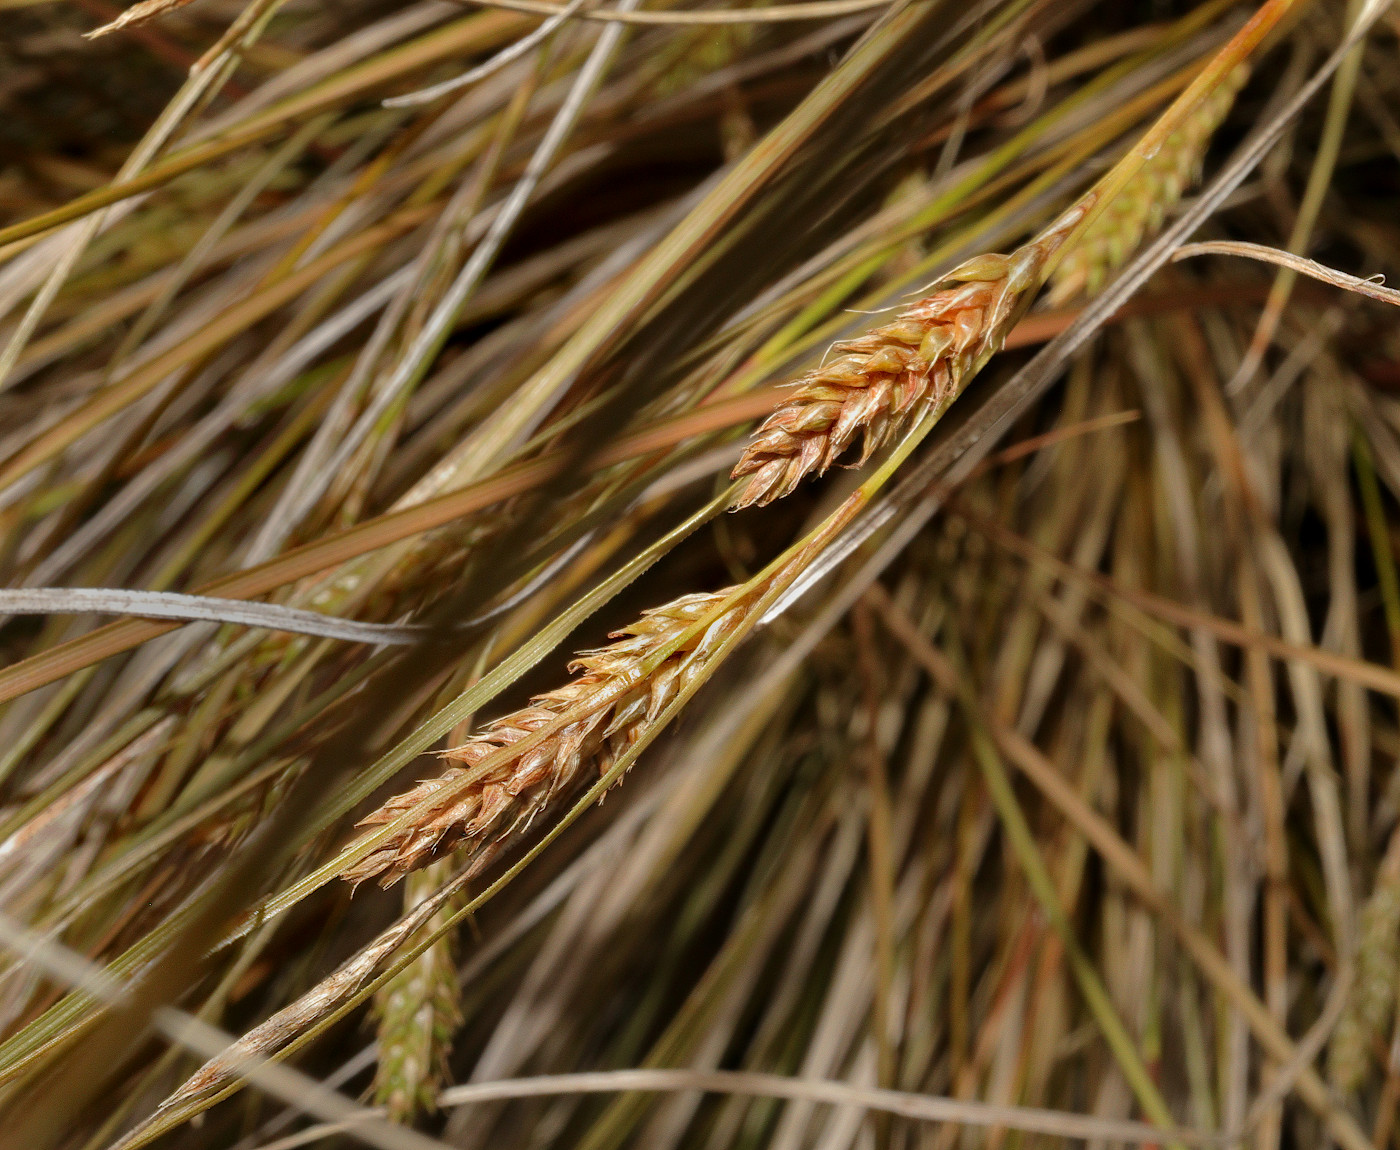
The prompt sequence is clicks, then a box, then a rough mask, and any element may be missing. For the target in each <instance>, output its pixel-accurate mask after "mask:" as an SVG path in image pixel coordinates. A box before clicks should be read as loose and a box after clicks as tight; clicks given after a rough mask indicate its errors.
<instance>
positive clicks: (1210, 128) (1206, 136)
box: [1045, 64, 1249, 307]
mask: <svg viewBox="0 0 1400 1150" xmlns="http://www.w3.org/2000/svg"><path fill="white" fill-rule="evenodd" d="M1248 79H1249V69H1248V68H1247V67H1246V66H1245V65H1243V64H1241V65H1240V66H1239V67H1237V68H1236V69H1235V70H1234V71H1233V72H1231V73H1230V75H1229V76H1228V77H1227V78H1226V80H1225V82H1224V83H1223V84H1221V85H1220V86H1219V87H1218V88H1216V89H1215V90H1214V91H1213V92H1212V93H1211V94H1210V95H1209V96H1207V97H1206V98H1205V100H1203V101H1202V102H1201V106H1200V107H1199V108H1197V109H1196V111H1195V113H1194V114H1193V115H1192V116H1191V118H1190V119H1188V120H1187V121H1186V122H1185V123H1184V124H1183V125H1182V126H1181V127H1180V128H1179V129H1178V130H1177V131H1175V132H1173V133H1172V134H1171V135H1170V136H1168V137H1167V140H1166V142H1165V143H1164V144H1163V145H1162V147H1161V150H1160V151H1158V153H1157V154H1156V155H1155V156H1153V157H1152V158H1151V159H1150V160H1148V161H1147V163H1145V164H1144V165H1143V167H1142V170H1141V171H1140V172H1138V174H1137V176H1136V177H1134V179H1133V182H1132V183H1131V184H1129V185H1128V187H1127V188H1125V189H1124V191H1123V193H1122V194H1121V195H1119V196H1118V197H1116V198H1115V199H1114V200H1113V202H1112V203H1110V204H1108V205H1107V206H1106V207H1105V208H1104V211H1103V214H1102V215H1101V216H1099V218H1098V219H1096V220H1095V221H1094V222H1093V223H1092V224H1090V225H1089V227H1088V228H1087V229H1086V230H1085V232H1084V235H1083V236H1081V237H1080V239H1079V242H1078V243H1076V244H1075V245H1074V247H1072V248H1070V249H1069V250H1068V251H1066V252H1065V256H1064V259H1063V260H1062V261H1061V262H1060V265H1059V267H1057V268H1056V269H1055V272H1054V275H1053V276H1052V277H1051V284H1050V290H1049V291H1048V292H1047V293H1046V296H1045V299H1046V302H1047V303H1049V304H1050V305H1051V306H1052V307H1059V306H1061V305H1063V304H1067V303H1069V302H1070V301H1071V300H1075V299H1079V298H1080V297H1082V296H1091V295H1094V294H1095V293H1097V292H1098V290H1099V289H1100V288H1102V287H1103V286H1104V284H1105V283H1106V282H1107V281H1108V277H1109V276H1110V275H1112V274H1113V272H1114V271H1115V270H1116V269H1117V268H1119V267H1121V266H1122V265H1123V264H1124V263H1126V262H1127V260H1128V257H1130V256H1131V255H1132V254H1133V253H1134V252H1135V251H1137V249H1138V246H1139V245H1140V244H1141V243H1142V241H1143V239H1144V238H1146V237H1147V236H1150V235H1152V234H1153V233H1154V232H1156V231H1157V230H1158V229H1159V228H1160V227H1161V226H1162V221H1163V220H1164V219H1165V218H1166V214H1167V212H1168V211H1169V210H1170V209H1171V208H1172V207H1173V206H1174V205H1175V204H1176V203H1177V202H1178V201H1179V200H1180V199H1181V197H1182V195H1183V194H1184V193H1185V192H1186V189H1187V188H1189V187H1190V186H1191V185H1192V184H1194V183H1195V182H1196V181H1197V180H1198V179H1200V176H1201V163H1202V161H1203V160H1204V159H1205V154H1206V149H1207V148H1208V147H1210V141H1211V137H1212V136H1214V135H1215V130H1216V128H1218V127H1220V125H1221V123H1222V121H1224V119H1225V117H1226V116H1227V115H1229V112H1230V108H1231V106H1232V105H1233V104H1234V102H1235V96H1236V95H1238V94H1239V90H1240V89H1241V88H1243V87H1244V84H1245V81H1246V80H1248Z"/></svg>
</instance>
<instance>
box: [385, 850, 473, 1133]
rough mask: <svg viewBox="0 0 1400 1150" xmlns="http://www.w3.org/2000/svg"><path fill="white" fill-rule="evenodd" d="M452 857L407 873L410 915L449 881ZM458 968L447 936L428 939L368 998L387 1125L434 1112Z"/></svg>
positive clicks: (456, 1006) (451, 906) (452, 905)
mask: <svg viewBox="0 0 1400 1150" xmlns="http://www.w3.org/2000/svg"><path fill="white" fill-rule="evenodd" d="M451 871H452V859H451V858H445V859H440V860H439V861H438V862H436V863H434V864H433V865H432V866H429V867H424V868H423V869H422V870H421V871H418V872H416V873H415V874H412V875H410V876H409V878H408V882H407V883H405V884H404V910H405V911H412V910H413V909H414V908H415V907H416V906H418V905H419V904H420V903H421V902H423V900H425V899H426V898H428V897H430V896H431V895H432V894H433V893H434V892H435V891H437V890H438V888H439V887H441V886H442V885H443V884H444V883H446V882H447V881H448V880H449V879H450V878H451V877H452V873H451ZM462 902H463V897H462V896H460V895H459V896H458V897H457V898H456V899H455V900H450V901H449V902H448V903H447V904H446V905H445V906H444V907H442V909H440V910H439V911H438V912H437V914H435V915H434V916H433V917H432V918H431V919H429V920H428V923H427V925H425V926H424V927H423V928H422V930H421V931H420V932H419V933H420V934H421V935H426V934H431V933H432V932H434V931H435V930H437V929H438V928H439V927H441V926H442V925H444V924H445V923H446V921H447V920H448V919H449V918H450V917H451V916H452V914H453V912H454V911H456V910H457V909H458V907H459V906H460V905H461V903H462ZM459 997H460V988H459V986H458V984H457V963H456V959H455V955H454V947H453V945H452V935H451V934H450V933H449V934H446V935H444V936H443V937H441V938H439V939H437V940H436V941H435V942H433V943H432V944H431V945H430V946H429V947H428V948H427V949H426V950H424V951H423V953H422V954H420V955H419V956H418V957H417V958H416V959H414V960H413V962H412V963H410V964H409V965H408V966H407V967H406V968H405V969H404V970H403V971H401V972H400V973H399V974H397V975H396V976H395V977H394V978H392V979H390V980H389V981H388V982H386V983H385V984H384V985H383V986H382V987H380V989H379V991H378V993H376V994H375V996H374V1007H375V1016H376V1021H377V1023H378V1027H377V1036H376V1040H375V1045H376V1046H377V1047H378V1050H379V1058H378V1064H377V1068H376V1070H375V1075H374V1088H373V1093H374V1101H375V1103H376V1104H377V1105H379V1106H383V1107H384V1109H385V1111H386V1112H387V1114H388V1116H389V1119H390V1121H393V1122H402V1123H405V1124H411V1123H412V1122H413V1120H414V1119H415V1118H416V1117H417V1116H418V1115H419V1114H422V1113H431V1112H432V1111H433V1110H435V1109H436V1108H437V1095H438V1091H439V1090H440V1089H441V1087H442V1085H443V1083H444V1082H445V1081H446V1080H447V1057H448V1054H449V1053H450V1051H451V1049H452V1038H453V1035H454V1034H456V1032H457V1028H458V1027H459V1026H460V1025H461V1023H462V1011H461V1006H460V1003H459V1001H458V999H459Z"/></svg>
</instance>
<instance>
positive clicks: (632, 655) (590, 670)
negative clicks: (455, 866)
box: [341, 588, 746, 886]
mask: <svg viewBox="0 0 1400 1150" xmlns="http://www.w3.org/2000/svg"><path fill="white" fill-rule="evenodd" d="M731 590H733V589H732V588H728V589H726V590H724V591H719V592H716V593H713V594H703V593H702V594H695V595H685V596H682V597H681V598H679V599H676V600H675V601H673V602H671V603H668V604H666V605H665V606H663V607H657V608H654V609H652V610H650V611H647V612H646V613H645V614H644V615H643V616H642V617H641V619H639V620H638V621H637V622H635V623H633V624H632V625H631V626H629V627H624V628H623V629H622V630H621V631H616V632H614V633H613V635H612V636H611V637H612V638H615V639H617V640H619V641H618V642H616V643H612V644H610V645H609V646H606V647H602V648H599V649H598V650H596V651H585V652H583V653H582V654H580V655H579V656H578V658H576V659H575V660H574V661H573V663H571V664H570V666H569V669H570V671H575V672H581V673H580V674H578V676H577V677H576V678H575V679H573V680H572V681H571V682H569V683H568V684H566V685H565V686H563V687H560V688H558V689H557V690H554V691H549V692H547V693H546V694H543V695H537V696H535V698H534V699H533V700H532V705H531V706H528V707H525V708H523V709H521V710H519V711H516V712H514V713H513V714H510V715H506V716H505V717H504V718H500V719H497V720H496V721H495V722H493V723H491V724H490V725H488V726H487V727H486V728H485V729H484V730H483V731H481V732H480V733H479V734H477V735H473V736H472V737H471V738H470V739H468V740H467V741H466V742H465V743H463V744H462V745H461V746H459V747H452V748H450V749H449V750H446V751H443V752H442V755H443V757H444V758H447V759H453V760H456V761H457V762H461V763H465V764H466V765H465V766H463V767H452V768H450V769H449V770H447V771H446V772H444V773H443V774H441V775H439V776H438V777H437V778H433V779H425V780H424V781H423V782H421V783H419V784H418V785H417V786H416V787H414V788H413V789H412V790H409V791H405V792H404V793H403V794H401V795H396V796H395V797H393V798H391V799H389V800H388V801H387V802H385V803H384V804H383V806H381V807H380V808H379V809H378V810H376V811H374V812H373V813H372V814H370V815H369V816H368V817H366V818H364V819H362V820H361V822H360V825H361V826H383V825H384V824H386V823H390V822H393V821H394V820H395V819H397V818H399V817H400V816H401V815H403V814H404V813H405V812H406V811H409V810H412V809H413V808H414V807H416V806H418V805H419V804H420V803H422V802H424V801H425V800H435V801H432V802H431V805H430V806H429V807H428V808H427V809H426V810H425V811H423V812H422V813H421V814H420V816H419V817H418V818H416V819H415V820H414V821H413V822H412V823H411V824H409V825H407V826H405V827H403V828H402V829H400V830H399V831H398V833H396V834H395V835H394V836H393V837H392V838H391V839H389V840H388V841H387V842H385V843H384V844H382V845H381V846H380V847H379V848H378V849H377V850H375V851H374V852H373V853H372V854H370V855H368V856H366V857H365V858H364V859H362V860H360V862H358V863H356V864H355V865H354V866H352V867H349V868H348V869H346V870H345V871H344V872H343V873H342V876H341V877H342V878H345V879H347V880H349V881H350V882H355V883H358V882H362V881H364V880H365V879H368V878H377V879H378V880H379V881H380V883H381V885H383V886H389V885H391V884H393V883H394V882H396V881H397V880H398V879H400V878H402V877H403V876H404V875H405V874H407V873H408V872H409V871H412V870H415V869H417V868H418V867H420V866H422V865H423V864H424V863H426V862H427V861H429V860H430V859H431V858H433V857H434V856H435V855H436V854H438V853H440V852H441V851H443V850H445V849H447V848H449V847H453V846H457V845H463V846H465V847H467V848H468V849H469V850H474V851H475V852H477V854H476V857H477V858H479V859H483V860H484V859H485V858H486V857H488V856H489V855H490V854H492V853H494V850H495V848H497V847H498V846H499V845H501V844H502V843H503V841H504V840H505V839H506V838H507V837H508V836H510V835H511V834H512V833H513V832H515V831H517V830H520V829H523V828H524V827H526V826H528V825H529V823H530V821H531V820H532V819H533V818H534V817H535V816H536V815H537V814H538V813H539V812H540V811H541V810H543V809H544V807H545V805H546V804H547V803H548V802H549V801H550V799H552V798H553V797H554V796H555V795H557V794H560V793H561V792H565V791H570V790H573V789H574V788H576V787H577V786H578V785H579V784H581V783H583V782H585V781H587V780H588V779H589V778H590V777H591V778H598V777H601V776H602V775H605V774H607V772H608V770H609V769H610V768H611V767H612V765H613V764H614V763H615V762H616V761H617V759H618V757H619V756H620V755H622V754H623V753H624V752H625V751H626V750H627V749H628V748H629V747H630V746H632V744H634V743H635V742H636V741H637V740H638V739H640V738H641V737H642V735H643V734H644V733H645V732H646V731H647V729H648V728H649V727H650V726H651V724H653V723H654V722H656V720H657V718H658V716H659V715H660V714H661V712H662V711H663V710H665V709H666V706H667V705H668V704H669V703H670V702H671V701H672V700H673V699H675V698H676V696H677V695H678V694H679V693H680V692H681V691H682V690H684V689H685V688H686V687H688V686H690V685H691V683H692V681H693V679H694V677H695V675H696V674H698V673H699V672H700V670H701V669H702V668H703V667H704V665H705V662H706V660H707V657H708V655H709V653H710V652H711V651H713V650H714V648H715V647H716V646H717V645H718V644H719V643H720V642H721V641H722V640H723V639H724V638H725V636H727V635H728V634H730V632H731V631H732V630H733V628H734V627H735V626H736V625H737V623H738V622H739V621H740V620H741V619H742V617H743V614H744V612H745V609H746V608H745V605H744V604H743V603H740V604H737V605H736V606H734V607H732V608H731V609H730V610H728V611H725V612H724V613H723V614H722V615H720V616H719V618H718V619H716V620H714V621H713V622H711V623H710V624H709V625H708V626H707V627H704V628H702V629H701V630H699V631H697V632H696V633H695V634H693V635H690V636H689V637H687V638H686V639H685V641H684V642H683V643H682V645H681V646H680V648H679V649H677V650H676V651H674V652H672V653H671V654H670V655H668V656H667V657H666V658H664V659H662V660H661V661H660V662H659V663H656V664H655V665H651V660H652V657H653V656H654V655H655V653H656V652H657V651H658V650H659V649H660V648H661V647H663V646H664V645H666V644H667V643H669V642H670V641H672V640H674V639H676V638H677V637H678V636H680V635H682V634H683V633H684V632H685V631H686V630H687V629H689V628H690V627H691V625H692V624H694V623H695V622H697V621H698V620H700V619H701V618H703V617H704V616H705V615H706V614H707V613H708V612H709V611H711V610H713V609H714V607H715V606H716V605H718V604H719V603H720V602H721V601H722V600H723V599H724V597H725V596H726V595H728V594H729V593H730V591H731ZM566 717H567V719H568V721H567V722H565V723H564V724H563V725H562V726H559V725H558V724H559V722H560V720H561V719H564V718H566ZM546 727H551V728H553V729H551V731H550V733H549V734H548V735H547V736H546V737H544V738H543V739H542V740H540V741H538V742H535V743H534V744H532V745H529V746H527V747H526V749H524V750H522V751H521V752H520V753H519V754H511V753H509V752H510V748H512V747H513V746H514V745H515V744H517V743H519V742H521V741H522V740H524V739H525V738H527V737H528V736H530V735H533V734H535V733H536V732H538V731H540V730H542V729H543V728H546ZM502 752H505V753H504V754H503V753H502Z"/></svg>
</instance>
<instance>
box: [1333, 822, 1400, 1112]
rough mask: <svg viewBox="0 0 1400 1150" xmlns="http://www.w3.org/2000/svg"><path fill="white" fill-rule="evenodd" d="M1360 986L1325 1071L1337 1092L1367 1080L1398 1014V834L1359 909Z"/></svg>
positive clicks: (1336, 1033) (1335, 1035)
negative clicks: (1373, 1051)
mask: <svg viewBox="0 0 1400 1150" xmlns="http://www.w3.org/2000/svg"><path fill="white" fill-rule="evenodd" d="M1358 935H1359V940H1358V947H1357V955H1356V985H1355V986H1354V987H1353V988H1352V992H1351V998H1350V999H1349V1000H1348V1002H1347V1009H1346V1013H1345V1014H1343V1015H1342V1019H1341V1021H1340V1022H1339V1023H1338V1024H1337V1029H1336V1030H1335V1031H1333V1033H1332V1042H1331V1044H1330V1045H1329V1047H1328V1049H1327V1070H1328V1074H1329V1076H1330V1077H1331V1079H1332V1084H1333V1085H1334V1086H1336V1087H1337V1089H1339V1090H1341V1091H1343V1092H1346V1093H1350V1092H1351V1091H1353V1090H1355V1089H1356V1088H1357V1087H1358V1086H1359V1085H1360V1084H1361V1082H1362V1081H1363V1079H1365V1077H1366V1072H1367V1070H1368V1069H1369V1067H1370V1063H1371V1058H1370V1048H1371V1044H1372V1043H1373V1042H1374V1041H1375V1040H1376V1039H1377V1038H1378V1037H1382V1038H1383V1037H1384V1036H1385V1035H1386V1033H1387V1032H1388V1030H1389V1028H1390V1020H1391V1015H1392V1012H1393V1010H1394V1009H1395V980H1396V977H1397V975H1400V831H1396V832H1395V833H1394V834H1393V835H1391V839H1390V847H1389V849H1388V850H1387V851H1386V855H1385V861H1384V862H1383V863H1381V869H1380V873H1378V874H1377V875H1376V888H1375V890H1374V891H1372V892H1371V897H1370V898H1369V899H1367V900H1366V905H1365V906H1364V907H1363V908H1362V910H1361V921H1360V929H1359V931H1358Z"/></svg>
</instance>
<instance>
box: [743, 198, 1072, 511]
mask: <svg viewBox="0 0 1400 1150" xmlns="http://www.w3.org/2000/svg"><path fill="white" fill-rule="evenodd" d="M1088 208H1089V202H1088V201H1087V200H1086V201H1085V202H1082V203H1080V204H1078V205H1076V206H1075V207H1074V208H1073V209H1071V210H1070V211H1069V212H1067V213H1066V214H1065V215H1063V216H1061V217H1060V218H1059V219H1058V220H1056V221H1055V223H1054V224H1053V225H1052V226H1051V227H1050V228H1048V229H1046V230H1045V231H1044V232H1042V233H1041V234H1040V235H1039V236H1037V237H1036V238H1035V239H1034V240H1032V241H1031V242H1030V243H1028V244H1025V245H1023V246H1022V247H1020V248H1017V249H1016V250H1015V251H1014V252H1012V253H1011V254H1010V255H1000V254H997V253H989V254H986V255H980V256H977V257H975V258H974V259H971V260H968V261H967V262H966V263H964V264H962V265H960V266H959V267H957V268H954V269H953V271H951V272H949V273H948V275H947V276H945V277H944V278H943V279H942V280H941V281H940V284H941V285H942V286H940V288H939V290H938V291H936V292H934V293H933V294H932V295H929V296H926V297H925V298H923V299H921V300H919V301H918V302H917V303H915V304H914V305H913V306H912V307H909V308H906V309H905V310H904V311H903V312H901V313H900V316H899V318H898V319H896V320H895V321H894V322H893V323H888V324H885V325H884V326H883V327H878V328H876V329H875V330H874V331H871V332H868V333H866V334H865V335H863V336H860V337H859V338H858V339H852V340H846V341H843V342H841V343H838V344H835V345H834V346H833V347H832V349H831V354H829V355H828V357H827V358H826V359H825V360H824V361H823V362H822V364H821V366H819V367H817V368H814V369H813V370H812V371H810V372H808V373H807V374H806V375H805V376H803V377H802V378H801V379H799V380H798V381H797V384H796V390H795V391H794V392H793V393H792V395H791V396H789V397H788V398H787V399H786V400H784V401H783V403H782V404H781V405H780V406H779V407H778V408H777V410H775V411H774V412H773V414H772V415H770V416H769V417H768V418H767V419H766V420H765V421H764V423H763V425H762V426H761V427H760V428H759V429H758V432H757V433H756V434H755V436H754V439H753V442H751V443H750V444H749V446H748V448H747V450H745V452H744V454H743V456H742V457H741V458H740V460H739V462H738V464H736V465H735V468H734V470H733V472H732V473H731V478H734V479H740V478H742V477H743V476H746V475H747V476H751V478H750V479H749V482H748V483H747V484H745V486H744V488H743V490H742V492H741V493H740V494H739V496H738V498H737V499H736V500H735V502H734V506H735V508H736V509H738V508H740V507H748V506H749V505H750V504H757V505H758V506H760V507H761V506H763V505H764V504H767V503H772V502H773V501H774V500H775V499H781V498H783V496H785V495H788V494H790V493H791V492H792V491H793V490H794V489H795V488H796V487H797V485H798V484H799V483H801V482H802V480H803V479H804V478H805V477H806V476H808V475H811V474H813V473H815V474H818V475H820V474H821V473H822V472H824V471H825V470H826V469H827V468H829V467H830V466H831V465H832V464H834V463H835V462H836V461H837V460H838V459H840V458H841V456H843V455H844V454H845V453H846V451H847V450H848V449H849V448H850V447H852V446H853V445H854V444H855V442H856V441H857V439H859V440H860V441H861V447H860V454H859V455H858V457H857V458H856V459H855V460H854V461H853V462H852V464H851V466H853V467H859V466H860V465H861V464H863V463H864V462H865V461H866V460H867V459H869V458H870V456H871V455H872V454H873V453H874V452H875V451H876V450H878V449H879V448H880V447H881V446H883V445H884V444H885V443H887V442H888V441H889V440H890V439H892V438H893V437H894V436H895V435H897V434H898V433H899V432H900V431H902V430H903V429H904V428H906V427H908V426H910V425H911V424H913V423H914V422H915V421H917V420H918V419H920V418H922V417H923V416H924V415H925V414H926V413H927V412H928V411H930V410H932V409H935V408H938V407H941V406H943V405H946V404H948V403H950V402H951V401H952V400H953V399H955V398H956V397H957V396H958V394H959V392H961V391H962V389H963V387H964V385H965V384H966V383H967V382H968V380H969V379H971V378H972V376H974V375H975V374H976V373H977V372H978V371H979V370H980V369H981V368H982V366H983V364H985V363H986V362H987V360H988V359H990V358H991V357H992V356H993V355H995V354H996V353H997V352H998V351H1000V350H1001V346H1002V343H1003V342H1004V341H1005V339H1006V335H1007V332H1009V331H1010V330H1011V327H1012V325H1013V324H1014V323H1015V322H1016V320H1017V318H1018V317H1019V316H1020V315H1021V314H1022V312H1023V311H1024V310H1025V308H1026V307H1027V306H1028V305H1029V304H1030V301H1031V298H1032V296H1033V294H1034V292H1035V290H1036V288H1037V287H1038V286H1039V283H1040V272H1041V269H1042V268H1043V267H1044V266H1045V261H1046V260H1047V259H1049V257H1050V254H1051V253H1052V252H1054V251H1055V249H1056V248H1058V247H1059V246H1060V244H1061V243H1062V242H1063V241H1064V239H1065V237H1066V235H1068V233H1069V231H1070V230H1071V229H1072V228H1073V226H1074V224H1075V223H1077V222H1078V221H1079V220H1080V219H1081V218H1082V217H1083V215H1084V214H1085V212H1087V211H1088Z"/></svg>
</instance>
